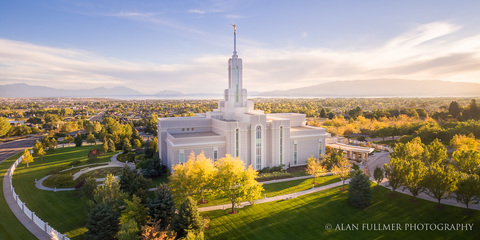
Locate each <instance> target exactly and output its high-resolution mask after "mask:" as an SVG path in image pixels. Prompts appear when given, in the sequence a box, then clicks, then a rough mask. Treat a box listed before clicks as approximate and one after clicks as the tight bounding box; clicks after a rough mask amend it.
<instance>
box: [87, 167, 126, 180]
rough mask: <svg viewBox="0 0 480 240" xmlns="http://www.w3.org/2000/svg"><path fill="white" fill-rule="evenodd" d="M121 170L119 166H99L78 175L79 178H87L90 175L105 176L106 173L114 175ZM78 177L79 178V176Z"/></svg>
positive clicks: (94, 176) (93, 176)
mask: <svg viewBox="0 0 480 240" xmlns="http://www.w3.org/2000/svg"><path fill="white" fill-rule="evenodd" d="M121 172H122V168H121V167H108V168H100V169H96V170H93V171H90V172H86V173H84V174H82V175H80V177H81V178H87V177H92V178H105V177H106V176H107V174H113V175H114V176H118V175H120V173H121ZM80 177H79V178H80Z"/></svg>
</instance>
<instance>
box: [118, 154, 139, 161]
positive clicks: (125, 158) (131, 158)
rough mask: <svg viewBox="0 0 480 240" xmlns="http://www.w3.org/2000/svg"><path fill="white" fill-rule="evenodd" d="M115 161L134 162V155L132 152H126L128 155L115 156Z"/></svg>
mask: <svg viewBox="0 0 480 240" xmlns="http://www.w3.org/2000/svg"><path fill="white" fill-rule="evenodd" d="M117 160H118V161H120V162H126V161H128V162H133V161H135V153H134V152H128V153H122V154H118V155H117Z"/></svg>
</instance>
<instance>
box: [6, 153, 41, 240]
mask: <svg viewBox="0 0 480 240" xmlns="http://www.w3.org/2000/svg"><path fill="white" fill-rule="evenodd" d="M20 155H21V153H19V154H16V155H14V156H13V157H10V158H8V159H7V160H5V161H3V162H2V163H0V183H2V184H0V191H1V192H2V196H1V197H0V216H1V217H0V239H9V240H15V239H22V240H23V239H25V240H29V239H32V240H33V239H36V238H35V236H33V235H32V234H31V233H30V232H29V231H28V230H27V229H26V228H25V227H24V226H23V225H22V223H20V221H18V219H17V218H16V217H15V215H14V214H13V213H12V211H10V208H9V207H8V205H7V201H5V198H4V196H3V178H4V177H5V173H6V172H7V170H8V168H9V167H10V166H11V165H12V164H13V162H14V161H15V159H17V158H18V157H19V156H20Z"/></svg>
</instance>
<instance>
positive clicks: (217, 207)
mask: <svg viewBox="0 0 480 240" xmlns="http://www.w3.org/2000/svg"><path fill="white" fill-rule="evenodd" d="M349 182H350V179H347V180H346V181H345V184H348V183H349ZM342 185H343V183H342V181H339V182H336V183H332V184H328V185H325V186H321V187H317V188H312V189H308V190H305V191H301V192H296V193H290V194H285V195H279V196H275V197H268V198H263V199H259V200H256V201H254V202H255V203H257V204H259V203H267V202H274V201H279V200H287V199H291V198H296V197H298V196H303V195H307V194H310V193H315V192H320V191H323V190H327V189H331V188H336V187H339V186H342ZM239 205H240V206H239V208H242V207H245V206H248V205H251V203H250V202H242V203H240V204H239ZM231 207H232V204H231V203H229V204H222V205H215V206H209V207H201V208H198V211H200V212H208V211H213V210H223V209H229V208H231Z"/></svg>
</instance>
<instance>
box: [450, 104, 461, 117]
mask: <svg viewBox="0 0 480 240" xmlns="http://www.w3.org/2000/svg"><path fill="white" fill-rule="evenodd" d="M460 110H461V109H460V105H458V103H457V102H456V101H453V102H451V103H450V106H449V107H448V113H450V114H451V115H452V117H454V118H456V117H458V116H459V115H460V112H461V111H460Z"/></svg>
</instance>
